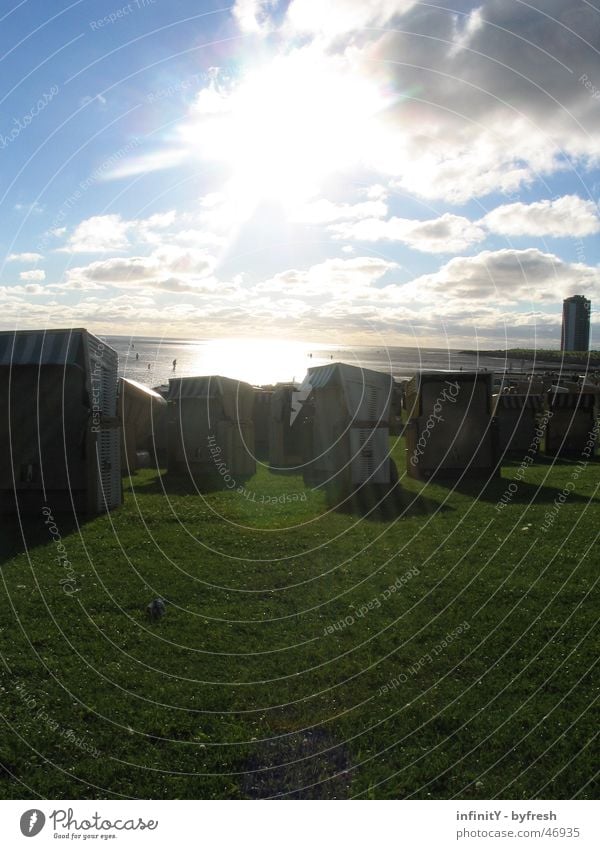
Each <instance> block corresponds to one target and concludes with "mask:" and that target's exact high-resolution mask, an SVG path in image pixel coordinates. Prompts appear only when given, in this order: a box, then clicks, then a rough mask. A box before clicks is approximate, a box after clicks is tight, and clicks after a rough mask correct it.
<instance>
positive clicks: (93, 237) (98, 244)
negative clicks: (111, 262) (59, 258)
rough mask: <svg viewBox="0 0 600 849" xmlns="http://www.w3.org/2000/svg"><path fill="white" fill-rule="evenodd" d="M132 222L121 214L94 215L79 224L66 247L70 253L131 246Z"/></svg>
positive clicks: (99, 251) (117, 249) (96, 251)
mask: <svg viewBox="0 0 600 849" xmlns="http://www.w3.org/2000/svg"><path fill="white" fill-rule="evenodd" d="M131 226H132V222H130V221H124V220H123V219H122V218H121V216H120V215H94V216H93V217H92V218H87V219H86V220H85V221H82V222H81V223H80V224H78V225H77V227H76V228H75V231H74V232H73V234H72V235H71V237H70V239H69V241H68V242H67V245H66V247H65V248H62V249H61V250H64V251H67V252H68V253H104V252H105V251H119V250H124V249H125V248H127V247H129V239H128V236H127V234H128V232H129V230H130V229H131Z"/></svg>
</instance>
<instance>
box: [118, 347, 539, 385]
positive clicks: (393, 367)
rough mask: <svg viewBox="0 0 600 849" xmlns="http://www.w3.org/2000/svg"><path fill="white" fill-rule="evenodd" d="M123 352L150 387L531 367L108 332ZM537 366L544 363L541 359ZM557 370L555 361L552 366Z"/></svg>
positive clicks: (425, 351) (399, 352)
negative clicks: (361, 372) (342, 366)
mask: <svg viewBox="0 0 600 849" xmlns="http://www.w3.org/2000/svg"><path fill="white" fill-rule="evenodd" d="M104 338H105V341H106V342H107V343H108V344H109V345H111V347H113V348H114V349H115V350H116V351H117V353H118V354H119V374H120V375H121V376H123V377H127V378H129V379H131V380H137V381H139V382H140V383H143V384H145V385H147V386H158V385H162V384H164V383H167V382H168V380H169V378H172V377H192V376H199V375H221V376H223V377H231V378H235V379H238V380H243V381H246V382H247V383H250V384H253V385H268V384H273V383H282V382H298V383H299V382H301V381H302V380H303V378H304V376H305V374H306V372H307V369H308V368H310V367H311V366H319V365H325V364H326V363H329V362H344V363H349V364H351V365H356V366H359V367H361V368H368V369H374V370H376V371H383V372H386V373H388V374H391V375H392V376H393V377H395V378H397V379H405V378H410V377H412V376H413V375H414V374H415V373H417V372H419V371H426V372H427V371H448V372H453V371H460V370H463V371H469V370H475V369H487V370H488V371H504V370H505V369H508V370H510V371H521V370H524V371H528V370H531V365H532V364H531V362H530V361H522V360H520V359H517V358H510V359H507V358H505V357H502V356H498V357H492V356H489V355H481V354H477V353H469V352H466V351H464V350H459V349H451V348H432V347H427V348H425V347H424V348H417V347H407V346H389V347H382V346H374V345H333V344H331V345H327V344H322V343H320V344H319V343H312V342H301V341H288V340H258V339H203V340H202V339H201V340H194V339H161V338H159V337H150V336H140V337H128V336H106V337H104ZM537 365H538V366H540V365H543V363H541V362H539V363H537ZM548 367H549V368H552V367H553V366H552V364H548Z"/></svg>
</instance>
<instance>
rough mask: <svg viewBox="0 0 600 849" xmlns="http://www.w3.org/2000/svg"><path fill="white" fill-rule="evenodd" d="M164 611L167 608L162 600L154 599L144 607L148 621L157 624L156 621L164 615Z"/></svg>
mask: <svg viewBox="0 0 600 849" xmlns="http://www.w3.org/2000/svg"><path fill="white" fill-rule="evenodd" d="M166 611H167V607H166V601H165V600H164V598H155V599H153V600H152V601H151V602H150V604H149V605H148V606H147V607H146V613H147V614H148V619H149V620H150V621H151V622H158V620H159V619H160V618H161V617H162V616H164V615H165V613H166Z"/></svg>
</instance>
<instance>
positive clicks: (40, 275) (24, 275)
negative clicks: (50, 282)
mask: <svg viewBox="0 0 600 849" xmlns="http://www.w3.org/2000/svg"><path fill="white" fill-rule="evenodd" d="M19 278H20V279H21V280H27V281H32V280H45V279H46V272H45V271H42V269H41V268H38V269H34V270H32V271H21V272H20V274H19Z"/></svg>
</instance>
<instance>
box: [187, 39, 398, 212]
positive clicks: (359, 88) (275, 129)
mask: <svg viewBox="0 0 600 849" xmlns="http://www.w3.org/2000/svg"><path fill="white" fill-rule="evenodd" d="M385 106H386V102H385V98H384V96H383V94H382V92H381V91H380V90H379V89H378V87H377V85H376V84H375V83H373V82H372V81H370V80H369V79H368V78H367V77H366V76H365V75H363V74H360V73H359V72H358V71H357V70H356V69H353V68H352V67H351V66H350V65H349V63H348V61H347V60H345V59H344V58H342V57H323V56H322V55H321V56H319V55H318V54H316V53H313V52H312V51H309V50H306V49H304V50H298V51H295V52H293V53H291V54H289V55H286V56H281V57H278V58H275V59H273V60H272V61H271V62H270V63H269V64H267V65H264V66H262V67H260V68H258V69H255V70H253V71H250V72H248V73H247V74H246V75H245V76H244V78H243V80H242V81H240V82H237V83H236V84H234V85H232V86H230V87H222V86H217V85H216V84H213V85H211V86H210V87H208V88H205V89H203V91H202V92H200V94H199V95H198V98H197V101H196V104H195V109H194V118H193V120H192V121H191V122H189V123H187V124H186V125H185V127H184V128H182V134H183V139H184V142H185V144H186V146H188V147H190V148H193V149H195V150H196V151H197V153H198V154H199V155H200V156H201V157H202V158H205V157H206V158H209V159H214V160H219V161H222V162H224V163H225V164H226V165H227V166H228V168H229V169H230V173H231V182H230V187H229V188H230V192H231V193H232V194H233V195H235V196H236V197H237V199H238V200H239V201H240V202H241V203H242V204H254V205H255V204H256V203H257V202H259V201H260V200H263V199H267V198H268V199H276V200H279V201H281V202H283V203H285V204H286V205H290V204H292V205H293V204H297V203H301V202H302V201H305V200H307V199H308V198H310V197H312V196H314V195H315V193H317V192H318V190H319V187H320V185H321V184H322V182H323V180H324V179H325V178H326V177H327V176H328V175H330V174H332V173H335V172H337V171H341V170H343V169H345V168H346V167H349V166H351V165H353V164H356V163H358V162H359V161H360V160H361V158H362V156H363V154H364V153H365V152H366V149H367V142H368V141H369V139H371V140H372V136H373V134H374V133H376V132H378V127H377V115H378V114H379V113H380V112H381V110H383V109H384V108H385Z"/></svg>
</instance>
